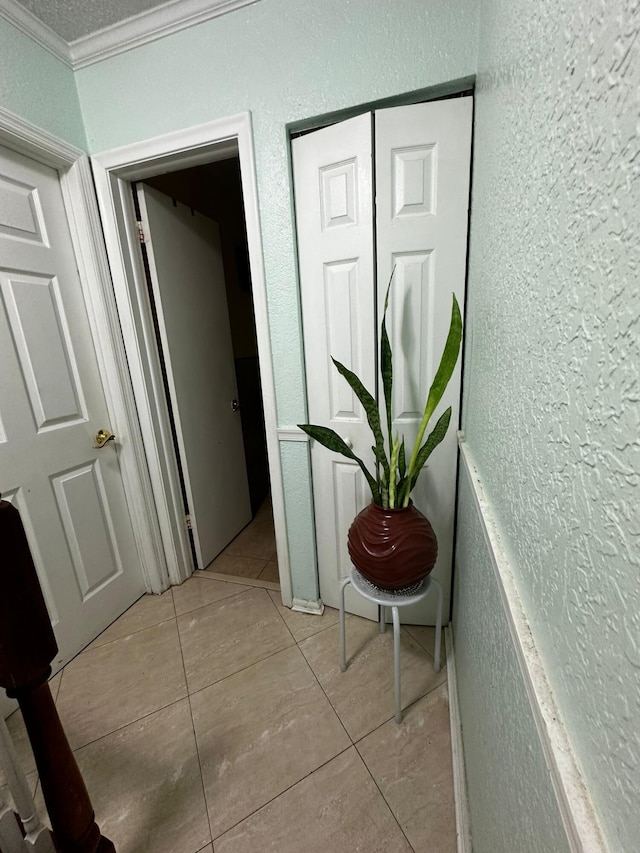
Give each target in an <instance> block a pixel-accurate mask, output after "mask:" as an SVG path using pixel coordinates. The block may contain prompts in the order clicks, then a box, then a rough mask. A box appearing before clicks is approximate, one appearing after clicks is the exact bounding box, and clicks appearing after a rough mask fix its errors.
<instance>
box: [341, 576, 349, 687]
mask: <svg viewBox="0 0 640 853" xmlns="http://www.w3.org/2000/svg"><path fill="white" fill-rule="evenodd" d="M350 583H351V578H345V579H344V580H343V581H342V583H341V584H340V672H344V671H345V670H346V668H347V641H346V637H345V627H344V618H345V617H344V591H345V589H346V587H347V585H348V584H350Z"/></svg>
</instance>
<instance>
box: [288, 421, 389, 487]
mask: <svg viewBox="0 0 640 853" xmlns="http://www.w3.org/2000/svg"><path fill="white" fill-rule="evenodd" d="M298 427H299V428H300V429H301V430H302V431H303V432H306V434H307V435H308V436H309V437H310V438H313V439H314V440H315V441H317V442H319V443H320V444H321V445H322V446H323V447H326V448H327V449H328V450H333V451H334V453H340V454H341V455H342V456H346V457H347V459H353V461H354V462H357V463H358V465H359V466H360V468H361V469H362V473H363V474H364V476H365V477H366V479H367V483H368V484H369V488H370V489H371V494H372V496H373V500H374V503H377V504H381V503H382V498H381V496H380V489H379V488H378V484H377V483H376V480H375V478H374V477H373V476H372V475H371V472H370V471H369V469H368V468H367V466H366V465H365V464H364V462H363V461H362V459H360V457H359V456H356V454H355V453H354V452H353V450H351V448H350V447H349V445H348V444H347V443H346V441H344V439H342V438H340V436H339V435H338V433H337V432H336V431H335V430H333V429H330V428H329V427H324V426H317V425H316V424H298Z"/></svg>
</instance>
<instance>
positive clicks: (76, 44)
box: [0, 0, 260, 71]
mask: <svg viewBox="0 0 640 853" xmlns="http://www.w3.org/2000/svg"><path fill="white" fill-rule="evenodd" d="M259 2H260V0H168V2H167V3H163V4H162V5H161V6H157V7H156V8H155V9H150V10H149V11H148V12H141V13H140V14H139V15H133V16H132V17H131V18H127V19H126V20H125V21H121V22H120V23H117V24H113V25H112V26H110V27H105V28H104V29H102V30H98V32H96V33H92V34H91V35H88V36H83V37H82V38H79V39H75V40H74V41H72V42H66V41H65V40H64V39H62V38H61V37H60V36H59V35H58V34H57V33H55V32H54V31H53V30H52V29H51V28H50V27H48V26H47V25H46V24H43V23H42V21H40V20H39V19H38V18H36V17H35V15H32V14H31V12H28V11H27V10H26V9H25V8H23V7H22V6H21V5H20V4H19V3H17V2H16V0H0V17H2V18H5V19H6V20H7V21H9V23H11V24H13V26H14V27H16V28H17V29H19V30H20V31H21V32H23V33H24V34H25V35H27V36H29V38H31V39H33V40H34V41H35V42H36V43H37V44H39V45H40V47H43V48H44V49H45V50H47V51H49V53H51V54H53V56H55V57H56V58H57V59H59V60H60V61H61V62H64V64H65V65H68V66H69V67H70V68H72V69H73V70H74V71H76V70H77V69H79V68H86V67H87V66H88V65H94V64H95V63H96V62H101V61H102V60H103V59H109V58H110V57H112V56H117V55H118V54H120V53H124V52H125V51H127V50H133V48H136V47H140V46H141V45H144V44H149V43H150V42H153V41H156V40H157V39H160V38H164V36H167V35H171V34H172V33H177V32H179V31H180V30H184V29H186V28H187V27H192V26H194V25H195V24H201V23H203V22H204V21H208V20H210V19H211V18H217V17H218V16H220V15H226V14H227V13H228V12H233V11H234V10H236V9H240V8H242V7H243V6H251V5H253V4H254V3H259Z"/></svg>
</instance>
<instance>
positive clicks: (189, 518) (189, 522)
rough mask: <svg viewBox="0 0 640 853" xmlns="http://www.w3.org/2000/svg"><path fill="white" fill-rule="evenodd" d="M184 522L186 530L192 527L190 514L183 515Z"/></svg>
mask: <svg viewBox="0 0 640 853" xmlns="http://www.w3.org/2000/svg"><path fill="white" fill-rule="evenodd" d="M184 523H185V524H186V525H187V530H192V529H193V527H192V524H191V516H190V515H185V517H184Z"/></svg>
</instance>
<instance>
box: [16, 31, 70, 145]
mask: <svg viewBox="0 0 640 853" xmlns="http://www.w3.org/2000/svg"><path fill="white" fill-rule="evenodd" d="M0 106H1V107H4V108H5V109H7V110H10V111H11V112H12V113H16V115H19V116H20V117H21V118H24V119H26V120H27V121H30V122H31V123H32V124H35V125H38V127H41V128H42V129H43V130H48V131H49V133H53V134H54V135H55V136H59V137H61V138H62V139H64V140H66V141H67V142H70V143H71V144H72V145H77V146H78V148H82V149H86V140H85V135H84V126H83V123H82V115H81V113H80V104H79V101H78V93H77V91H76V85H75V81H74V77H73V71H71V69H70V68H67V66H66V65H63V64H62V63H61V62H60V61H59V60H57V59H55V57H53V56H51V54H50V53H48V52H47V51H46V50H43V49H42V48H41V47H39V46H38V45H37V44H36V43H35V42H33V41H31V39H29V38H27V36H25V35H23V34H22V33H21V32H19V31H18V30H17V29H16V28H15V27H12V26H11V24H9V23H7V22H6V21H5V20H4V19H2V18H0Z"/></svg>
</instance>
